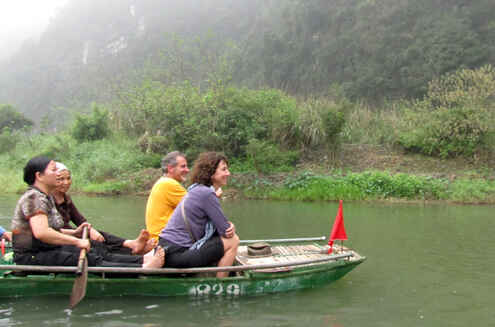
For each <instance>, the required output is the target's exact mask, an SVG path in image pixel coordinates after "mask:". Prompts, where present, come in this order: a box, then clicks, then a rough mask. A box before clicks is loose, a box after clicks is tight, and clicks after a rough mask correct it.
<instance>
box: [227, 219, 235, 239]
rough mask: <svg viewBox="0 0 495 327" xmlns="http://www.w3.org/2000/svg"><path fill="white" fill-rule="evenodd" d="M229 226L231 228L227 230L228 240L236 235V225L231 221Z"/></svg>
mask: <svg viewBox="0 0 495 327" xmlns="http://www.w3.org/2000/svg"><path fill="white" fill-rule="evenodd" d="M229 224H230V227H229V228H227V230H226V231H225V237H226V238H231V237H233V236H234V235H235V225H234V224H233V223H232V222H231V221H229Z"/></svg>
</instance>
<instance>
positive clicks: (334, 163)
mask: <svg viewBox="0 0 495 327" xmlns="http://www.w3.org/2000/svg"><path fill="white" fill-rule="evenodd" d="M105 144H106V143H104V144H103V145H105ZM125 148H126V149H128V147H125ZM122 149H124V147H123V148H122ZM93 150H94V149H93ZM111 151H114V152H115V153H114V154H112V152H111ZM122 151H123V150H120V153H123V152H122ZM118 152H119V148H118V147H115V146H114V147H112V148H109V147H107V146H102V149H99V150H97V151H94V153H93V157H94V158H92V160H91V162H92V163H91V164H89V163H86V164H82V165H81V164H80V162H79V166H78V162H76V161H72V162H71V161H69V162H67V161H66V162H67V164H68V165H69V167H74V169H73V185H72V188H71V192H72V193H74V194H76V193H80V194H81V193H82V194H90V195H97V196H105V195H127V194H134V195H141V196H147V195H148V193H149V191H150V190H151V187H152V186H153V184H154V182H155V181H156V180H157V179H158V178H159V177H160V176H161V174H162V173H161V169H160V168H149V166H150V164H149V162H147V161H145V160H143V159H141V161H142V162H138V164H139V165H137V164H135V161H133V160H132V157H133V156H131V155H129V156H126V157H121V158H120V161H119V163H117V162H116V161H115V156H117V155H118V154H117V153H118ZM103 154H105V156H103ZM100 157H101V158H100ZM112 157H113V159H112ZM127 157H128V158H127ZM134 157H137V155H135V156H134ZM96 158H99V159H98V160H97V159H96ZM124 158H127V159H126V161H124V160H123V159H124ZM100 159H101V160H100ZM157 160H158V163H159V158H157ZM18 161H19V162H18V164H16V165H15V166H14V165H12V168H10V169H9V170H8V171H7V170H6V171H2V173H0V185H1V187H2V191H3V192H5V193H19V192H23V191H24V190H25V184H24V183H23V182H22V176H21V171H19V169H18V168H16V167H19V166H21V165H22V162H21V161H20V159H19V160H18ZM155 161H156V160H155ZM153 162H154V161H153ZM190 164H191V165H192V162H191V163H190ZM119 165H120V166H119ZM139 166H140V167H142V168H140V167H139ZM92 167H93V168H92ZM112 167H114V168H112ZM126 167H127V168H126ZM145 167H146V168H145ZM155 167H157V165H156V164H155ZM245 167H248V165H243V164H242V163H240V164H239V162H235V160H232V165H231V170H232V177H231V180H230V182H229V186H228V187H227V188H226V189H225V190H224V196H225V197H226V198H248V199H271V200H287V201H292V200H298V201H337V200H340V199H343V200H346V201H387V202H426V201H428V202H436V201H441V202H453V203H463V204H495V168H494V167H495V158H493V157H490V156H486V157H481V156H473V157H472V158H469V159H466V158H456V159H439V158H432V157H426V156H423V155H420V154H408V153H404V152H401V151H397V150H394V149H390V148H386V147H381V146H374V145H363V144H360V145H351V144H346V145H342V146H341V147H340V149H339V150H338V151H335V152H328V151H321V152H315V151H312V152H307V153H306V154H305V155H304V156H302V157H301V160H300V162H299V163H298V164H297V165H296V167H295V168H294V169H290V170H288V171H285V172H278V173H271V174H260V173H256V172H254V171H246V169H245ZM81 168H84V169H81ZM96 170H100V171H102V172H103V173H101V172H100V173H99V174H98V175H100V176H101V177H99V178H90V177H91V175H93V174H96ZM105 175H106V176H107V177H104V176H105Z"/></svg>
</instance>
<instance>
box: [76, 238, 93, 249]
mask: <svg viewBox="0 0 495 327" xmlns="http://www.w3.org/2000/svg"><path fill="white" fill-rule="evenodd" d="M76 246H77V247H78V248H80V249H81V250H82V249H86V251H89V250H90V249H91V243H89V240H88V239H86V240H81V239H78V240H77V244H76Z"/></svg>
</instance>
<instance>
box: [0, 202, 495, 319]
mask: <svg viewBox="0 0 495 327" xmlns="http://www.w3.org/2000/svg"><path fill="white" fill-rule="evenodd" d="M17 198H18V196H12V195H9V196H5V195H3V196H0V225H3V226H5V227H9V226H10V219H11V215H12V212H13V210H14V206H15V202H16V200H17ZM74 202H75V203H76V204H77V205H78V207H79V209H80V210H81V211H82V212H83V213H84V214H85V215H86V216H87V218H89V220H90V221H91V222H92V223H93V225H95V226H96V227H98V228H100V229H102V230H105V231H110V232H113V233H115V234H117V235H122V236H125V237H128V238H134V237H135V236H136V235H137V233H138V231H139V229H140V228H142V227H144V218H143V217H144V208H145V203H146V198H142V197H104V198H96V197H84V196H75V197H74ZM222 205H223V207H224V209H225V212H226V213H227V215H228V217H230V219H231V220H232V221H233V222H234V223H235V225H236V228H237V231H238V234H239V236H240V237H241V239H260V238H286V237H312V236H323V235H324V236H328V234H329V232H330V228H331V225H332V223H333V220H334V218H335V215H336V213H337V208H338V205H337V203H303V202H273V201H224V202H223V203H222ZM494 209H495V208H494V207H493V206H456V205H443V204H442V205H440V204H434V205H433V204H432V205H421V204H410V205H404V204H393V205H391V204H377V203H359V204H357V203H344V221H345V227H346V231H347V236H348V237H349V240H348V241H346V242H345V244H346V245H348V246H350V247H352V248H354V249H355V250H357V251H358V252H360V253H361V254H362V255H365V256H366V257H367V260H366V261H365V262H364V263H363V264H361V265H360V266H358V267H357V268H356V269H355V270H353V271H352V272H350V273H349V274H348V275H346V276H345V277H344V278H342V279H340V280H339V281H337V282H335V283H333V284H330V285H327V286H325V287H323V288H320V289H311V290H303V291H294V292H288V293H282V294H273V295H261V296H246V297H239V298H225V297H209V298H188V297H175V298H150V297H134V298H123V297H117V298H86V299H84V300H83V302H81V303H80V304H79V306H78V307H77V308H76V309H75V310H72V311H71V310H68V309H67V304H68V297H36V298H22V299H8V298H0V326H31V325H33V326H44V325H46V326H84V327H88V326H108V327H113V326H119V327H120V326H147V327H152V326H307V327H309V326H330V327H351V326H359V327H362V326H391V327H397V326H463V327H465V326H470V325H476V326H494V325H495V310H494V305H495V286H494V284H495V255H494V253H493V252H492V251H494V249H495V247H494V246H493V245H494V236H495V223H494V222H495V221H494V218H495V210H494Z"/></svg>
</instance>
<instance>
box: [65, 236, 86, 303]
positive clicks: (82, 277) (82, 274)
mask: <svg viewBox="0 0 495 327" xmlns="http://www.w3.org/2000/svg"><path fill="white" fill-rule="evenodd" d="M82 238H83V240H86V239H88V228H87V227H84V229H83V236H82ZM87 284H88V259H87V258H86V249H82V250H81V254H80V255H79V261H78V263H77V270H76V279H75V280H74V286H72V293H71V295H70V300H69V307H70V308H71V309H73V308H74V307H75V306H76V305H77V304H78V303H79V302H81V300H82V299H83V298H84V296H85V295H86V286H87Z"/></svg>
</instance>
